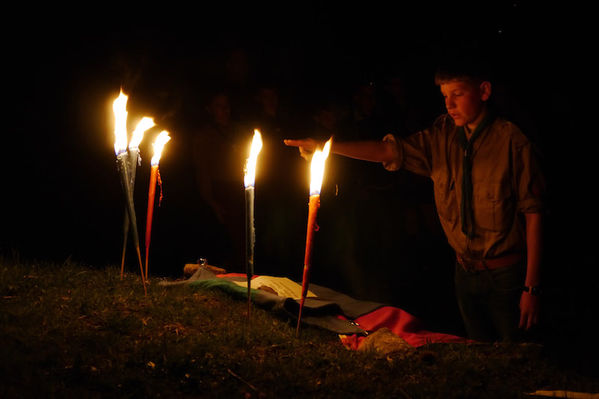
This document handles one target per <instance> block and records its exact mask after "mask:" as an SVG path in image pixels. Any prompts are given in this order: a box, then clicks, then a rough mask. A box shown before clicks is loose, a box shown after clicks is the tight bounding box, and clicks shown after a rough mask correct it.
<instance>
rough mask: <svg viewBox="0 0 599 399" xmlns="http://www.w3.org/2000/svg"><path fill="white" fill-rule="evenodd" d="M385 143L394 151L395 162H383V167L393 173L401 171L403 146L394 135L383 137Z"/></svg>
mask: <svg viewBox="0 0 599 399" xmlns="http://www.w3.org/2000/svg"><path fill="white" fill-rule="evenodd" d="M383 142H385V143H389V144H390V145H391V148H392V150H393V160H391V161H389V162H383V166H384V167H385V169H387V170H389V171H392V172H394V171H396V170H399V169H400V168H401V162H402V159H403V149H402V146H401V142H400V141H398V140H397V139H396V138H395V136H394V135H392V134H388V135H386V136H385V137H383Z"/></svg>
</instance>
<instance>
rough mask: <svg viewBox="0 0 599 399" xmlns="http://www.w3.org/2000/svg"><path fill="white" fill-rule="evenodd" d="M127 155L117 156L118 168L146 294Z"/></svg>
mask: <svg viewBox="0 0 599 399" xmlns="http://www.w3.org/2000/svg"><path fill="white" fill-rule="evenodd" d="M127 158H128V156H127V153H125V152H124V153H121V154H119V155H117V167H118V169H119V172H120V173H119V175H120V176H121V185H122V187H123V193H124V197H125V206H126V207H127V212H128V214H129V220H130V221H131V233H132V236H133V243H134V244H135V249H136V251H137V258H138V261H139V268H140V270H141V280H142V282H143V285H144V292H145V291H146V281H145V278H144V271H143V265H142V263H141V253H140V250H139V234H138V232H137V217H136V216H135V206H134V204H133V192H132V191H131V187H130V186H129V176H130V175H129V170H128V169H129V164H128V159H127Z"/></svg>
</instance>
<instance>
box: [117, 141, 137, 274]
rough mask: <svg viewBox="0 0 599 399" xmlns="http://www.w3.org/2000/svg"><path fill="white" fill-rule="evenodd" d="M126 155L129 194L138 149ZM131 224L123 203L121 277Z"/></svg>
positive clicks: (131, 189) (133, 184)
mask: <svg viewBox="0 0 599 399" xmlns="http://www.w3.org/2000/svg"><path fill="white" fill-rule="evenodd" d="M123 156H126V158H127V161H128V163H129V164H128V169H127V172H126V173H127V175H128V177H129V179H128V183H129V190H130V191H131V195H133V192H134V190H135V172H136V170H137V164H138V162H139V161H140V158H139V149H130V150H129V154H128V155H126V154H123ZM130 225H131V221H130V220H129V210H128V209H127V205H125V215H124V216H123V253H122V256H121V277H123V273H124V270H125V255H126V253H127V239H128V238H129V226H130Z"/></svg>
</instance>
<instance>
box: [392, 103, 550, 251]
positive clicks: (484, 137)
mask: <svg viewBox="0 0 599 399" xmlns="http://www.w3.org/2000/svg"><path fill="white" fill-rule="evenodd" d="M384 140H385V141H391V142H394V143H395V144H396V146H395V149H396V157H395V159H394V161H392V162H390V163H385V164H383V166H385V168H386V169H388V170H397V169H399V168H403V169H406V170H409V171H411V172H414V173H417V174H419V175H423V176H428V177H430V178H431V179H432V180H433V185H434V193H435V205H436V207H437V212H438V215H439V219H440V221H441V225H442V227H443V230H444V231H445V234H446V236H447V239H448V241H449V244H450V245H451V246H452V247H453V249H454V250H455V251H456V253H457V254H458V255H459V256H462V257H464V258H466V259H475V260H480V259H492V258H498V257H502V256H504V255H508V254H514V253H522V254H523V253H525V252H526V239H525V225H524V221H523V215H521V214H522V213H536V212H541V210H542V207H543V204H542V194H543V189H544V182H543V177H542V173H541V170H540V167H539V165H538V163H537V160H536V159H535V154H534V149H533V146H532V143H531V142H530V141H529V140H528V139H527V138H526V136H524V134H523V133H522V132H521V131H520V129H519V128H518V127H517V126H516V125H514V124H513V123H511V122H509V121H507V120H505V119H502V118H495V120H494V121H493V122H492V123H491V124H490V125H489V126H488V127H487V128H486V129H484V131H482V132H481V134H480V136H479V137H478V138H477V139H476V140H475V141H474V142H473V147H472V171H471V173H472V211H473V216H474V236H473V237H467V236H466V235H465V234H464V232H463V231H462V224H461V219H460V218H461V215H460V203H461V199H462V178H463V171H462V167H463V157H464V150H463V148H462V146H461V145H460V143H459V139H458V129H457V127H456V126H455V124H454V122H453V119H452V118H451V117H450V116H449V115H442V116H440V117H439V118H438V119H437V120H436V121H435V123H434V124H433V126H432V127H431V128H429V129H425V130H423V131H421V132H418V133H415V134H413V135H411V136H409V137H407V138H398V137H395V136H392V135H387V136H386V137H385V138H384Z"/></svg>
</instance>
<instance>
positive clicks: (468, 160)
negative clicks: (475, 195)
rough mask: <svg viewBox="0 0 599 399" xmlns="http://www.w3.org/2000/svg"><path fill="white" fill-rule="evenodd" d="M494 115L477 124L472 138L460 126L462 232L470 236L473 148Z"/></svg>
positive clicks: (472, 218) (471, 234)
mask: <svg viewBox="0 0 599 399" xmlns="http://www.w3.org/2000/svg"><path fill="white" fill-rule="evenodd" d="M493 119H495V118H494V116H493V115H492V114H491V113H490V112H489V113H487V115H486V116H485V117H484V119H483V120H482V121H480V123H479V124H478V126H476V129H474V132H473V133H472V136H471V137H470V140H468V139H467V138H466V132H465V130H464V126H460V127H459V128H458V141H459V143H460V146H461V147H462V149H463V150H464V158H463V160H462V201H461V202H460V216H461V221H462V232H464V234H466V236H468V237H469V238H473V237H474V211H473V209H472V155H473V153H472V148H473V145H474V141H475V140H476V139H477V138H478V137H479V136H480V135H481V133H482V132H483V131H484V130H485V128H486V127H487V126H489V125H490V124H491V122H493Z"/></svg>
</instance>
